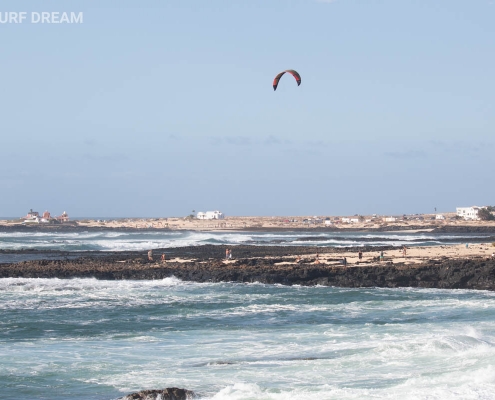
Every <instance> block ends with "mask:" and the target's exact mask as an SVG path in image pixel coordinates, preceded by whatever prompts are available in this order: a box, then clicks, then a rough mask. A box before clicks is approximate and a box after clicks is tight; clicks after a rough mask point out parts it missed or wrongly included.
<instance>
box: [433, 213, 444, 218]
mask: <svg viewBox="0 0 495 400" xmlns="http://www.w3.org/2000/svg"><path fill="white" fill-rule="evenodd" d="M435 219H445V217H444V216H443V215H442V214H437V215H436V217H435Z"/></svg>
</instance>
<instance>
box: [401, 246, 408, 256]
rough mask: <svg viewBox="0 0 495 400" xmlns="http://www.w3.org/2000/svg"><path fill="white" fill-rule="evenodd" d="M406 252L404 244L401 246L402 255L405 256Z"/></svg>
mask: <svg viewBox="0 0 495 400" xmlns="http://www.w3.org/2000/svg"><path fill="white" fill-rule="evenodd" d="M406 254H407V247H406V246H402V255H403V256H404V257H405V256H406Z"/></svg>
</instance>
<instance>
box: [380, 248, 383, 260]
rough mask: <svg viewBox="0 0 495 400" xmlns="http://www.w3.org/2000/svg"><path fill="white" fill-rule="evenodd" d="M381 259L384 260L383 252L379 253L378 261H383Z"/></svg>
mask: <svg viewBox="0 0 495 400" xmlns="http://www.w3.org/2000/svg"><path fill="white" fill-rule="evenodd" d="M383 258H384V256H383V250H382V251H381V252H380V261H383Z"/></svg>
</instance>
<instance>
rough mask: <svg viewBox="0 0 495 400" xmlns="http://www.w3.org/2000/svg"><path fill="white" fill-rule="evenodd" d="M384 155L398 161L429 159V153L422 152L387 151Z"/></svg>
mask: <svg viewBox="0 0 495 400" xmlns="http://www.w3.org/2000/svg"><path fill="white" fill-rule="evenodd" d="M384 154H385V156H387V157H392V158H398V159H413V158H426V157H427V153H426V152H424V151H422V150H407V151H387V152H385V153H384Z"/></svg>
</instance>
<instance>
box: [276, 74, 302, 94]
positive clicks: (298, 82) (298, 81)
mask: <svg viewBox="0 0 495 400" xmlns="http://www.w3.org/2000/svg"><path fill="white" fill-rule="evenodd" d="M286 72H288V73H289V74H291V75H292V76H293V77H294V78H296V82H297V86H299V85H300V84H301V75H299V73H298V72H297V71H294V70H293V69H288V70H285V71H284V72H281V73H280V74H278V75H277V76H276V77H275V79H274V80H273V90H277V86H278V81H279V80H280V78H282V75H283V74H285V73H286Z"/></svg>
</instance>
